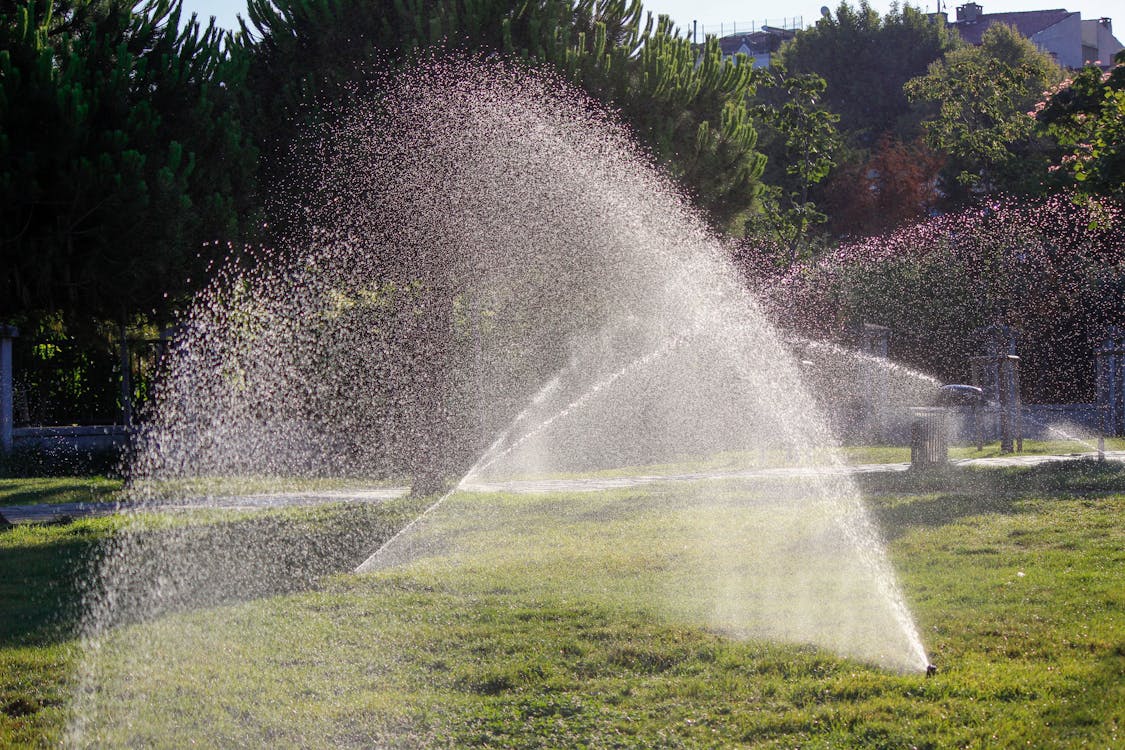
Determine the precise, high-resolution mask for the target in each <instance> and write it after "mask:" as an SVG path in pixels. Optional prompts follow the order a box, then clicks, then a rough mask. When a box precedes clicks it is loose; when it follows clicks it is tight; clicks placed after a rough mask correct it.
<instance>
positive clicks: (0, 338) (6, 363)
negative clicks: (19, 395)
mask: <svg viewBox="0 0 1125 750" xmlns="http://www.w3.org/2000/svg"><path fill="white" fill-rule="evenodd" d="M19 335H20V331H19V329H18V328H16V327H15V326H6V325H0V451H2V452H4V453H9V452H11V450H12V425H13V423H14V421H15V410H14V407H13V404H14V399H13V397H12V394H13V386H12V339H14V338H16V337H18V336H19Z"/></svg>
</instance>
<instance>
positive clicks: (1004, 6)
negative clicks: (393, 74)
mask: <svg viewBox="0 0 1125 750" xmlns="http://www.w3.org/2000/svg"><path fill="white" fill-rule="evenodd" d="M967 1H968V0H950V2H949V3H948V4H947V5H943V7H944V8H946V9H947V10H948V12H949V14H950V16H953V15H954V13H955V9H956V6H958V5H961V4H963V3H964V2H967ZM848 2H849V4H850V5H853V6H858V5H859V0H848ZM937 2H938V0H917V1H916V2H911V3H910V4H911V5H916V6H918V7H920V8H921V9H922V10H925V11H936V10H937ZM976 2H978V3H979V4H980V5H981V6H982V7H983V8H984V12H985V13H1009V12H1014V11H1025V10H1047V9H1053V8H1065V9H1066V10H1069V11H1072V12H1078V13H1081V14H1082V17H1083V18H1086V19H1089V18H1101V17H1103V16H1107V17H1109V18H1113V19H1114V20H1115V21H1116V23H1115V24H1114V35H1115V36H1116V37H1117V38H1118V39H1125V6H1122V3H1121V0H976ZM642 3H643V5H644V8H645V10H647V11H651V12H652V13H653V14H654V15H669V16H671V17H672V20H673V21H674V22H675V23H676V24H677V25H678V26H680V27H681V29H683V30H685V31H686V30H687V29H689V28H690V27H691V24H692V21H698V22H699V34H700V36H702V35H703V34H704V33H708V34H720V33H724V34H726V33H737V32H740V31H750V30H751V29H752V28H756V27H761V26H762V25H763V24H767V23H768V24H769V25H773V26H782V25H803V26H811V25H812V24H813V23H814V22H815V21H816V19H817V18H818V17H819V16H820V8H822V7H823V6H824V5H826V4H827V5H829V6H830V7H831V8H832V9H833V10H835V8H836V5H837V4H838V2H833V1H832V0H819V1H818V0H796V2H793V0H752V1H751V2H746V1H743V2H738V1H737V0H648V2H645V1H644V0H642ZM870 4H871V7H872V8H874V9H875V10H877V11H879V12H880V13H886V12H887V10H888V9H889V8H890V5H891V2H890V0H871V3H870ZM184 10H185V12H188V13H192V12H194V13H198V14H199V16H200V17H201V18H202V19H203V20H204V21H206V19H207V18H208V17H209V16H215V17H216V18H217V19H218V22H219V25H220V26H223V27H225V28H236V27H237V25H238V24H237V22H236V20H235V17H236V16H237V15H238V14H240V13H241V14H242V15H244V16H245V14H246V2H245V0H184ZM798 19H800V20H798Z"/></svg>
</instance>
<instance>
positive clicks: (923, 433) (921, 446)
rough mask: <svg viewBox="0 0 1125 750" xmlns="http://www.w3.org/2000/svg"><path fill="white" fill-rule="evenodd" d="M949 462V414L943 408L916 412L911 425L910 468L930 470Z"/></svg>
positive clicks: (917, 410) (922, 409) (921, 409)
mask: <svg viewBox="0 0 1125 750" xmlns="http://www.w3.org/2000/svg"><path fill="white" fill-rule="evenodd" d="M948 462H949V440H948V413H947V410H946V409H944V408H941V407H930V408H919V409H915V410H914V419H913V421H912V422H911V424H910V466H911V468H913V469H929V468H933V467H936V466H944V465H945V464H947V463H948Z"/></svg>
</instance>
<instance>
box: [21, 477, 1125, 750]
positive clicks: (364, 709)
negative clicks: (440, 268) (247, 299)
mask: <svg viewBox="0 0 1125 750" xmlns="http://www.w3.org/2000/svg"><path fill="white" fill-rule="evenodd" d="M865 481H867V482H869V484H868V485H865V486H867V488H868V491H869V493H868V494H869V498H870V499H869V506H870V507H871V508H872V510H873V511H874V513H875V515H876V517H877V519H878V521H879V524H880V527H881V528H882V530H883V533H884V535H885V536H886V538H887V539H888V541H889V551H890V555H891V557H892V560H893V562H894V566H895V568H896V570H897V572H898V576H899V579H900V582H901V585H902V588H903V590H904V591H905V593H906V596H907V598H908V599H909V601H910V603H911V607H912V609H913V612H914V614H915V617H916V619H917V621H918V623H919V625H920V627H921V629H922V631H923V633H924V637H925V640H926V645H927V646H928V648H929V652H930V655H931V657H932V660H933V661H934V662H935V663H937V664H938V666H939V667H940V669H941V671H940V672H939V674H938V675H937V676H936V677H934V678H931V679H927V678H924V677H921V676H916V675H906V676H902V675H898V674H896V673H892V672H887V671H884V670H880V669H878V668H874V667H870V666H865V665H863V664H860V663H857V662H853V661H849V660H846V659H841V658H839V657H836V656H832V655H831V654H828V653H826V652H823V651H819V650H816V649H813V648H809V647H802V646H798V645H782V644H779V643H775V642H772V641H768V640H758V639H748V640H741V639H733V638H730V637H728V636H727V635H724V634H722V633H720V632H716V631H714V630H711V629H709V628H706V627H701V626H699V625H698V624H693V623H691V622H689V621H687V619H686V618H679V619H677V618H674V617H669V616H668V613H667V611H666V610H665V609H663V608H662V607H660V606H656V605H655V604H654V603H653V602H654V601H655V600H653V599H652V598H651V597H649V596H647V595H643V594H642V595H637V594H636V593H632V594H630V593H629V592H636V591H638V590H641V591H643V588H640V587H639V584H640V583H642V582H643V581H645V580H651V576H653V575H654V574H655V573H658V572H659V571H661V570H666V569H667V568H666V563H667V560H668V559H669V554H668V553H669V552H670V551H668V550H660V549H657V550H653V549H646V548H645V545H643V544H641V543H639V542H635V543H633V544H631V545H625V544H618V545H617V547H616V549H615V550H614V554H612V555H609V554H608V553H607V551H606V550H607V548H606V546H605V545H604V544H602V545H601V546H600V547H599V546H598V545H599V542H598V537H597V535H598V534H599V533H601V534H611V532H612V527H613V526H614V525H615V523H616V522H617V521H618V520H619V519H625V518H630V517H632V518H634V519H639V520H637V524H638V526H637V527H636V528H637V530H638V532H640V533H638V535H637V537H638V539H640V538H643V537H646V536H648V537H650V538H656V537H658V536H659V535H660V534H661V533H662V532H661V531H660V529H661V528H662V526H664V525H666V524H669V523H674V520H672V519H674V518H675V517H676V514H677V513H678V512H682V511H690V510H693V509H692V508H690V507H689V506H687V505H685V504H684V503H683V502H682V501H680V500H677V498H678V497H679V495H678V494H677V492H676V491H672V490H668V489H667V488H659V487H653V488H646V489H645V490H644V491H639V490H631V491H619V492H615V493H597V496H595V495H591V496H586V497H584V498H580V497H577V496H575V497H573V498H570V499H569V500H568V499H566V498H564V497H562V496H553V497H539V498H530V499H529V498H520V497H515V496H479V497H476V498H475V499H474V496H465V497H463V498H461V499H459V500H456V501H455V502H456V503H460V504H462V505H460V506H451V508H450V509H451V510H458V511H464V510H465V509H466V507H467V505H468V504H469V503H472V502H477V503H478V504H479V507H481V508H482V509H483V508H486V507H487V508H490V509H492V510H496V509H498V508H503V509H505V512H509V511H511V512H513V513H514V516H513V517H514V518H515V519H516V520H517V521H518V522H519V523H521V524H523V525H525V526H528V525H529V524H530V525H531V527H530V528H529V529H528V533H527V534H526V535H525V537H524V540H523V541H524V543H527V544H529V545H531V546H536V545H543V546H544V559H543V563H544V564H542V565H541V566H537V565H526V564H525V565H523V567H522V569H521V566H520V564H519V561H520V560H521V559H523V560H525V562H526V557H525V556H524V555H523V554H522V553H521V552H520V551H519V550H512V549H507V550H503V549H501V550H494V551H491V552H486V553H484V556H483V557H482V556H480V555H472V556H469V557H465V558H463V563H464V565H448V564H443V563H441V562H440V560H441V559H442V557H443V556H446V557H448V558H449V559H454V558H456V556H457V554H458V552H457V549H456V548H451V547H445V548H444V549H443V550H442V551H441V552H440V553H439V554H438V556H437V557H435V558H433V559H431V560H430V562H426V561H425V560H422V561H420V563H419V564H416V565H413V566H409V567H396V568H394V569H391V570H386V571H383V572H379V573H375V574H372V575H361V576H356V575H347V574H344V575H337V576H332V577H328V578H323V577H321V578H319V579H318V582H315V583H312V584H309V585H302V586H299V587H297V588H291V589H289V590H287V591H285V592H281V593H274V594H270V593H268V592H265V593H262V594H259V595H254V596H251V597H247V598H244V599H242V600H237V599H236V600H233V601H229V602H227V603H225V604H221V605H212V606H192V607H188V608H187V609H184V610H181V611H179V612H174V613H170V614H168V615H165V616H162V617H160V618H158V619H156V620H154V621H151V622H148V623H143V624H134V625H129V626H126V627H123V628H122V629H120V630H119V631H117V634H116V635H115V642H116V643H117V644H118V645H119V646H121V647H128V646H129V645H130V644H133V645H136V644H148V643H156V644H158V645H159V651H158V653H157V654H155V655H156V656H158V658H157V659H155V660H152V662H151V664H150V666H149V667H147V668H144V667H143V664H141V662H142V661H143V659H144V658H145V657H151V656H153V655H154V654H153V652H151V651H148V650H141V651H139V652H136V653H135V657H136V658H135V659H132V660H130V659H127V658H124V656H122V658H121V659H120V660H118V659H110V660H108V661H107V662H105V663H104V664H103V666H105V667H106V669H107V671H106V672H104V673H102V674H101V677H100V679H99V681H98V683H97V686H98V687H99V688H100V689H101V690H103V691H104V692H103V695H102V699H103V700H105V701H106V703H105V704H104V706H105V708H106V709H107V712H108V718H107V717H106V716H103V717H102V719H103V720H102V721H100V722H99V723H98V725H97V727H96V730H97V735H96V736H97V737H98V739H99V742H97V743H95V744H102V745H104V746H158V747H159V746H167V747H173V746H182V745H185V744H188V743H189V742H195V743H198V744H201V745H209V746H267V745H268V746H294V745H306V746H307V745H316V746H356V747H369V746H380V745H386V746H401V747H418V746H447V747H464V746H474V745H477V746H497V747H573V746H580V745H586V746H595V747H605V746H622V747H646V746H665V747H668V746H673V747H675V746H697V747H698V746H704V747H730V746H738V745H754V746H763V747H793V746H802V747H857V746H860V747H869V746H882V747H911V746H914V747H932V748H943V747H961V746H976V747H1013V746H1016V745H1019V746H1032V747H1074V746H1080V745H1089V746H1094V747H1113V746H1117V745H1119V744H1120V743H1121V740H1122V738H1121V735H1120V731H1121V730H1120V728H1119V727H1120V725H1121V722H1122V721H1123V720H1125V693H1123V689H1125V679H1123V678H1125V590H1123V589H1122V587H1121V586H1120V581H1121V580H1125V529H1123V526H1122V524H1121V523H1120V519H1121V517H1122V514H1123V513H1125V496H1123V495H1122V492H1123V491H1125V477H1123V476H1122V472H1121V471H1120V469H1119V467H1104V466H1098V465H1097V464H1084V465H1076V466H1071V467H1041V468H1037V469H1033V470H1018V469H1010V470H1002V471H972V472H966V471H961V472H952V473H950V474H948V475H945V476H944V477H941V476H901V475H887V476H881V477H871V478H868V479H866V480H865ZM567 502H573V503H574V504H573V505H570V506H569V507H568V508H567V510H568V512H569V513H572V514H576V517H578V516H588V517H585V518H584V520H583V521H582V522H581V523H582V524H586V525H584V526H575V530H581V533H579V534H571V535H568V537H567V538H564V539H561V540H557V539H556V540H552V539H551V538H550V535H549V533H548V532H549V531H550V529H551V524H550V523H548V522H547V520H545V519H546V518H549V516H550V511H551V504H552V503H554V504H560V503H567ZM646 505H647V506H651V508H652V509H653V510H654V512H653V513H651V514H648V515H646V514H644V513H642V514H641V515H639V516H638V515H634V513H635V511H636V510H637V509H638V506H639V508H640V509H641V510H643V509H644V507H645V506H646ZM613 509H616V511H618V512H617V514H616V515H615V514H614V513H611V512H610V511H611V510H613ZM656 509H659V510H660V512H655V510H656ZM389 510H390V509H388V511H389ZM396 512H397V513H399V514H400V515H399V518H400V519H402V518H406V517H408V514H407V512H408V509H407V508H406V507H405V506H400V507H398V508H397V510H396ZM457 515H460V516H462V518H463V520H464V529H465V530H466V532H467V538H466V539H465V540H463V544H466V545H471V541H472V540H471V538H470V537H471V536H472V534H479V535H481V536H480V539H481V540H483V539H484V538H485V537H486V536H487V531H488V526H489V524H490V523H494V521H491V520H490V519H489V518H487V517H481V518H475V519H474V518H472V517H471V516H469V515H467V514H466V513H464V512H459V513H458V514H457ZM377 517H378V512H377V511H375V510H372V511H371V515H370V516H367V517H365V519H364V523H372V524H373V523H374V521H375V520H376V519H377ZM309 519H310V517H304V520H306V521H308V520H309ZM646 519H647V520H646ZM294 520H295V519H294ZM246 522H247V521H240V522H239V523H246ZM328 522H329V518H328V517H324V518H319V519H315V518H314V519H313V520H312V521H311V523H312V525H313V526H317V525H323V524H327V523H328ZM401 522H402V521H401V520H400V521H398V522H397V523H399V524H401ZM534 523H538V524H539V525H538V526H535V525H534ZM97 524H100V525H94V526H86V527H80V528H84V529H85V530H84V531H82V532H81V533H80V534H78V536H79V537H80V538H81V537H82V535H87V536H90V537H91V538H93V537H96V536H98V535H99V534H103V535H104V534H109V533H112V532H113V529H114V526H113V524H114V521H112V520H99V521H98V522H97ZM289 524H290V521H288V520H287V521H285V522H284V523H282V524H281V525H280V526H279V527H278V528H279V529H281V530H284V529H285V528H287V527H288V526H289ZM67 528H68V527H43V528H39V529H35V530H26V531H23V532H21V533H22V534H24V535H31V536H30V537H29V536H24V537H19V538H16V537H5V536H0V539H5V540H6V542H7V547H5V548H4V549H8V550H10V551H11V552H12V553H13V554H27V553H28V552H29V551H31V550H33V549H35V550H39V553H41V554H44V555H47V554H49V553H50V552H51V551H52V550H53V551H55V552H57V553H59V554H60V555H61V554H62V547H59V546H54V545H61V544H63V543H64V542H65V541H66V540H67V538H68V537H67V536H65V530H66V529H67ZM301 528H302V530H301V531H300V534H305V533H307V527H301ZM450 530H452V527H450ZM10 533H11V532H4V534H10ZM379 533H382V534H385V533H386V532H385V531H381V532H379ZM583 534H585V535H588V536H589V537H590V540H591V544H592V545H593V547H594V548H595V550H591V549H590V548H587V547H584V546H583V545H582V544H581V543H580V539H581V538H582V536H583ZM35 535H40V537H38V542H35V541H34V537H35ZM9 540H10V541H9ZM286 543H287V540H286V539H279V540H278V544H277V547H276V548H278V549H280V548H282V545H283V544H286ZM36 545H38V546H36ZM552 545H553V546H552ZM360 546H362V545H357V551H356V552H355V553H353V559H356V558H359V557H362V555H363V553H362V551H359V547H360ZM597 549H600V550H601V552H599V553H598V554H595V551H596V550H597ZM598 557H600V558H601V559H609V560H611V561H612V563H613V564H612V567H611V568H610V569H608V570H601V571H594V570H592V568H591V564H592V561H593V560H594V559H595V558H598ZM506 558H510V560H511V564H505V563H504V561H505V559H506ZM474 560H475V562H474ZM62 567H64V568H65V566H62ZM342 567H345V568H346V566H342ZM337 569H340V568H337ZM59 573H60V570H55V569H51V570H49V569H46V568H44V569H43V570H41V571H40V573H38V574H36V575H37V576H38V577H37V578H33V579H29V580H28V581H27V582H25V584H24V585H25V587H28V586H30V587H34V586H41V585H42V581H43V580H44V579H45V578H46V577H47V576H51V575H57V574H59ZM36 581H39V583H38V584H36V583H35V582H36ZM27 594H28V592H27V591H26V589H25V590H24V591H23V593H20V591H19V590H13V591H12V595H13V596H14V597H16V598H19V597H20V596H25V597H26V596H27ZM8 632H9V635H8V636H6V638H5V640H4V641H3V645H2V647H0V674H3V675H4V677H3V678H2V681H0V708H3V711H4V712H3V714H0V745H3V744H16V743H17V742H27V743H43V744H53V743H55V742H57V741H58V739H59V738H60V737H61V733H62V731H63V726H64V723H63V722H64V711H63V710H62V706H61V703H60V701H61V700H62V699H63V698H64V697H65V696H66V695H68V692H67V690H66V689H64V683H63V682H62V680H63V677H64V676H65V675H67V674H69V673H71V671H72V670H73V669H74V668H75V665H76V663H77V662H76V654H75V651H74V650H73V648H72V647H71V646H70V645H69V644H70V641H69V640H68V639H67V638H66V637H65V636H59V637H52V636H50V635H49V634H40V636H36V637H34V638H31V637H30V636H23V637H17V636H15V635H12V634H11V631H8ZM110 650H111V651H112V650H113V649H112V648H111V649H110ZM119 656H120V654H119ZM114 669H118V670H127V671H128V672H129V673H130V678H129V682H128V683H125V682H120V683H119V682H117V680H116V679H115V677H114V675H113V674H112V672H113V670H114ZM21 712H22V713H21ZM14 714H21V715H19V716H15V715H14Z"/></svg>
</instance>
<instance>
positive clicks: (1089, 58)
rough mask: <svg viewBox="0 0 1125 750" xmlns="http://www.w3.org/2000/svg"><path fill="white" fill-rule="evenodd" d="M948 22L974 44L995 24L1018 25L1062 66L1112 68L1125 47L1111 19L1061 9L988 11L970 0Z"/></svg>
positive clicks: (1024, 33)
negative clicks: (1115, 56) (1094, 64)
mask: <svg viewBox="0 0 1125 750" xmlns="http://www.w3.org/2000/svg"><path fill="white" fill-rule="evenodd" d="M943 15H944V14H943ZM947 23H948V24H949V26H950V27H951V28H953V29H956V30H957V33H958V34H960V35H961V38H962V39H964V40H965V41H966V42H969V43H970V44H980V42H981V37H982V36H984V32H985V30H986V29H988V27H989V26H992V25H993V24H997V23H1003V24H1007V25H1008V26H1014V27H1015V29H1016V30H1017V31H1019V33H1020V34H1022V35H1024V36H1025V37H1027V38H1028V39H1030V40H1031V41H1032V42H1033V43H1034V44H1035V46H1037V47H1038V48H1039V49H1041V50H1042V51H1044V52H1047V53H1049V54H1051V55H1053V56H1054V58H1055V60H1056V61H1057V62H1058V63H1059V65H1062V66H1064V67H1067V68H1081V67H1082V66H1084V65H1086V64H1088V63H1094V62H1097V63H1099V64H1101V65H1102V66H1106V67H1108V66H1109V65H1110V64H1112V62H1113V56H1114V55H1115V54H1117V52H1119V51H1120V50H1121V49H1122V45H1121V42H1119V41H1117V39H1116V37H1114V36H1113V23H1112V21H1111V20H1110V19H1108V18H1099V19H1096V20H1088V21H1083V20H1082V14H1081V13H1071V12H1070V11H1068V10H1063V9H1061V8H1060V9H1056V10H1029V11H1021V12H1016V13H985V12H984V8H983V7H982V6H981V5H979V4H977V3H966V4H964V5H959V6H957V20H956V21H947Z"/></svg>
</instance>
